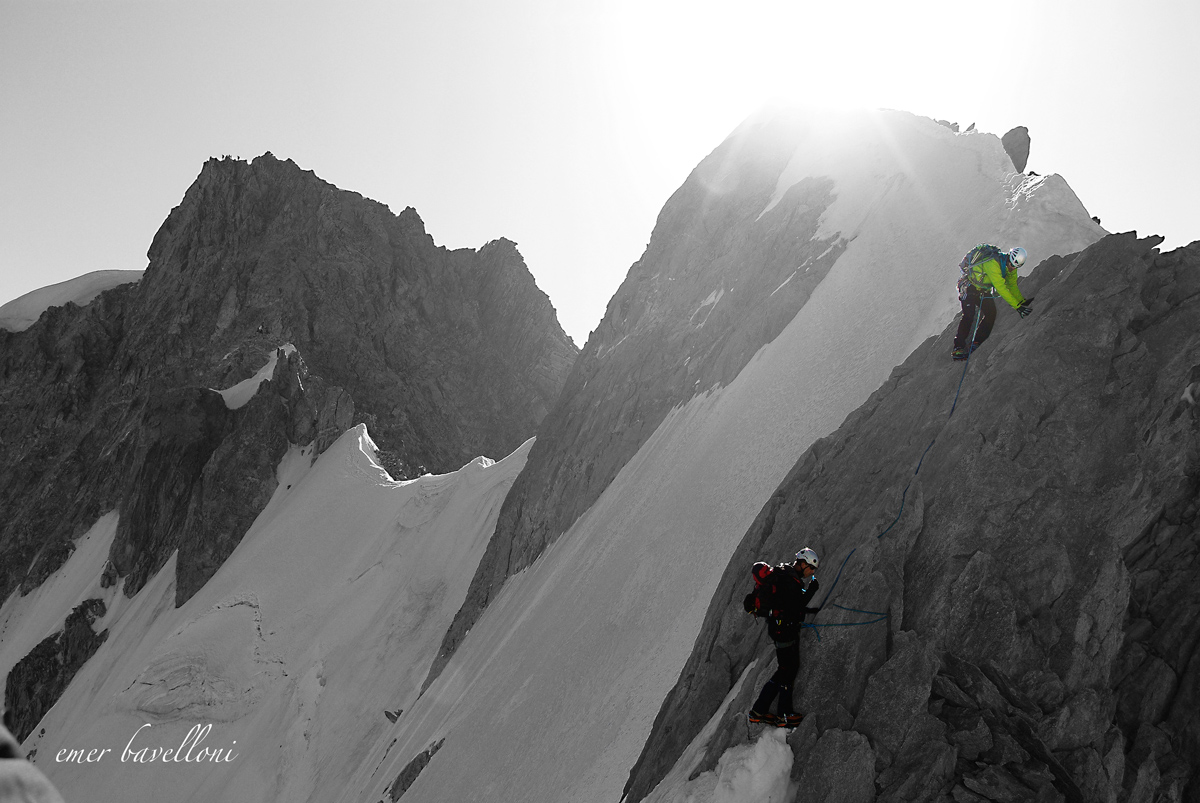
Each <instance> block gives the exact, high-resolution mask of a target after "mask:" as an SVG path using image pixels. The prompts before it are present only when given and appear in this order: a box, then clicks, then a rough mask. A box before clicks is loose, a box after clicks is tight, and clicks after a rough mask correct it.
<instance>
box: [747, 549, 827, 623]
mask: <svg viewBox="0 0 1200 803" xmlns="http://www.w3.org/2000/svg"><path fill="white" fill-rule="evenodd" d="M819 587H820V583H818V582H817V578H816V577H813V578H812V579H811V580H809V582H808V588H805V587H804V578H803V576H802V575H801V573H800V570H799V569H797V568H796V567H795V566H793V565H792V564H790V563H785V564H783V565H782V566H776V567H775V568H774V569H773V570H772V571H771V573H770V574H769V575H767V578H766V580H764V581H763V582H762V584H761V585H759V586H758V587H757V588H755V590H754V591H752V592H750V593H749V594H747V595H746V599H745V601H744V606H745V608H746V610H747V611H748V612H750V613H753V614H754V615H755V616H763V617H766V619H767V635H769V636H770V637H771V639H772V640H773V641H782V642H787V641H795V640H796V638H797V637H798V636H799V635H800V624H801V623H802V622H803V621H804V617H805V615H806V614H810V613H817V612H818V611H820V610H821V609H820V608H810V607H808V603H809V602H810V601H811V600H812V598H813V595H814V594H816V593H817V589H818V588H819Z"/></svg>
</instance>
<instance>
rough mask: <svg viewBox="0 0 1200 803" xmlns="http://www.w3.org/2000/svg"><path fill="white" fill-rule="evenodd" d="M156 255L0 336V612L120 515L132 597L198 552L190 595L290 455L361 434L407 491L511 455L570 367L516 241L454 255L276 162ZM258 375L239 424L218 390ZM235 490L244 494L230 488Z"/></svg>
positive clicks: (238, 172)
mask: <svg viewBox="0 0 1200 803" xmlns="http://www.w3.org/2000/svg"><path fill="white" fill-rule="evenodd" d="M148 256H149V260H150V264H149V266H148V267H147V269H146V272H145V274H144V276H143V278H142V281H141V282H139V283H138V284H137V285H129V286H124V287H121V288H117V289H116V290H113V291H109V292H108V293H105V294H103V295H102V296H101V297H100V298H99V299H98V300H97V301H95V302H93V303H92V304H89V305H88V307H87V308H85V309H82V310H81V309H79V308H69V307H62V308H55V309H53V310H50V311H49V312H47V313H46V314H44V315H43V316H42V319H41V320H39V321H38V322H37V323H36V324H34V325H33V326H32V327H30V329H29V330H27V331H26V332H19V333H8V332H0V337H3V338H5V340H4V348H3V349H2V350H0V351H2V353H3V357H2V359H3V373H2V374H0V377H2V378H0V393H2V394H3V397H4V398H5V399H6V404H5V405H4V413H3V415H2V416H0V432H2V433H3V437H2V438H0V442H2V443H3V447H2V450H3V457H4V460H3V465H5V466H7V467H8V468H7V469H5V470H4V479H5V480H6V481H5V482H3V483H0V494H2V496H0V504H2V505H3V507H4V508H5V510H7V511H9V515H8V516H7V517H6V521H5V522H3V523H2V524H0V554H3V556H4V560H3V565H4V567H5V571H4V574H3V576H2V577H0V596H5V595H7V593H8V592H9V591H10V590H11V589H12V588H13V587H15V586H16V585H18V584H23V586H24V587H25V588H26V589H31V588H33V587H35V586H36V585H37V584H38V583H39V582H40V581H41V579H43V578H45V577H46V576H47V575H48V574H49V573H50V572H53V571H54V569H55V568H57V566H58V565H61V562H62V561H63V560H65V557H66V555H67V554H69V553H70V549H71V539H72V538H73V537H74V536H76V535H78V534H79V533H80V532H82V531H84V530H86V528H87V527H88V526H90V523H91V522H94V521H95V520H96V519H97V518H98V517H99V516H100V515H101V514H103V513H104V512H107V511H108V510H111V509H114V508H115V509H119V510H120V511H121V512H122V517H121V524H120V528H119V533H118V537H117V540H116V543H115V545H114V547H113V556H112V560H113V564H114V566H115V567H116V569H117V571H118V574H119V575H122V576H129V578H130V579H129V582H128V583H127V587H126V591H127V593H130V594H132V593H133V592H134V591H136V590H137V589H138V588H139V587H140V586H141V584H142V583H143V582H144V581H145V579H146V578H147V577H148V576H149V575H150V574H152V573H153V572H154V571H156V570H157V569H158V568H159V567H161V566H162V564H163V562H164V561H165V560H166V558H167V556H168V555H169V554H170V552H171V551H173V550H174V549H175V548H176V547H177V546H179V545H180V544H181V543H182V542H187V544H188V546H187V548H185V549H184V550H183V551H182V553H181V562H180V567H181V568H180V569H179V571H180V576H181V582H180V589H181V591H180V594H181V599H183V598H186V597H187V596H188V595H189V594H190V593H191V592H192V591H193V590H194V589H195V588H197V587H198V585H199V584H202V583H203V581H204V579H205V578H206V577H207V576H208V575H210V574H211V573H212V571H215V569H216V567H217V566H219V565H220V562H221V561H222V560H223V559H224V556H225V555H227V554H228V553H229V551H231V550H232V547H233V546H234V545H236V543H237V541H238V539H240V538H241V535H242V534H243V533H244V532H245V529H246V527H248V526H249V524H250V523H251V522H252V521H253V519H254V516H255V515H256V513H257V511H258V510H261V508H262V505H263V504H265V501H266V499H267V498H269V496H270V491H271V489H272V488H273V487H274V467H275V464H276V463H277V462H278V460H279V459H280V457H281V456H282V454H283V452H284V451H285V450H286V449H287V448H288V444H289V443H291V444H294V445H298V446H306V445H308V444H309V443H314V444H317V445H320V444H322V443H328V442H329V441H330V438H329V433H327V432H326V433H324V435H323V434H322V432H323V429H326V428H329V427H336V426H343V427H345V426H349V425H350V424H352V423H356V422H358V421H365V422H366V423H367V424H368V426H369V428H370V431H371V435H372V437H373V438H374V440H375V442H376V443H377V444H378V446H379V454H380V457H381V459H382V460H384V462H385V463H386V466H387V468H389V469H390V470H391V471H392V473H393V474H394V475H395V476H397V477H409V476H413V475H415V474H419V473H423V472H425V471H433V472H444V471H448V470H453V469H455V468H457V467H459V466H461V465H463V464H465V463H467V462H469V461H470V460H471V459H473V458H474V457H476V456H478V455H490V456H496V457H501V456H504V455H506V454H509V453H510V452H512V451H513V450H514V449H516V448H517V446H519V445H520V444H521V443H522V442H523V441H524V440H526V439H527V438H529V437H530V436H531V435H532V434H533V433H534V430H535V429H536V426H537V424H538V422H539V421H540V420H541V418H542V416H544V415H545V412H546V410H547V409H548V408H549V406H550V405H551V403H552V402H553V401H554V399H555V397H556V396H557V395H558V391H559V389H560V388H561V386H562V383H563V381H564V379H565V377H566V374H567V371H568V370H569V368H570V365H571V363H572V362H573V361H574V357H575V354H576V353H577V350H576V349H575V346H574V344H572V343H571V341H570V339H569V338H567V336H566V335H565V334H564V333H563V331H562V328H561V326H559V324H558V321H557V318H556V316H555V313H554V309H553V307H552V306H551V305H550V303H549V299H548V298H547V297H546V296H545V294H544V293H542V292H541V291H540V290H538V289H537V287H536V284H535V283H534V280H533V277H532V275H531V274H530V273H529V271H528V269H527V268H526V267H525V265H524V262H523V260H522V259H521V257H520V254H519V253H518V252H517V251H516V248H515V246H511V244H509V245H503V246H497V245H489V246H488V247H485V248H484V249H481V250H480V251H478V252H476V251H473V250H470V249H460V250H456V251H450V250H448V249H446V248H443V247H440V246H437V245H436V244H435V243H434V241H433V238H432V237H431V236H430V235H429V234H428V233H427V232H426V231H425V225H424V223H423V222H422V221H421V218H420V216H419V215H418V214H417V212H416V211H415V210H414V209H412V208H411V207H410V208H407V209H405V210H404V211H403V212H401V214H399V215H393V214H392V213H391V211H390V210H389V209H388V208H387V207H386V206H385V205H383V204H380V203H378V202H375V201H371V200H368V199H365V198H363V197H362V196H361V195H359V194H357V193H353V192H348V191H345V190H341V189H339V188H337V187H335V186H333V185H332V184H329V183H327V182H325V181H322V180H321V179H320V178H318V177H317V176H315V175H314V174H313V173H312V172H310V171H306V170H302V169H300V168H299V167H298V166H297V165H296V164H295V163H294V162H292V161H290V160H279V159H277V158H275V157H274V156H273V155H271V154H270V153H267V154H263V155H262V156H259V157H258V158H256V159H254V160H253V161H251V162H245V161H242V160H237V159H230V158H223V159H210V160H208V161H207V162H206V163H205V164H204V166H203V168H202V169H201V171H200V174H199V175H198V176H197V178H196V180H195V181H194V182H193V183H192V185H191V186H190V187H189V188H188V190H187V191H186V193H185V194H184V197H183V200H182V201H181V202H180V204H179V205H178V206H176V207H175V208H174V209H172V210H171V212H170V214H169V215H168V216H167V218H166V220H165V221H164V222H163V224H162V226H161V227H160V229H159V230H158V232H157V233H156V235H155V237H154V240H153V243H152V244H151V246H150V249H149V253H148ZM285 345H286V346H287V347H288V349H289V350H290V351H289V352H288V353H287V354H283V353H280V352H279V349H280V348H281V347H284V346H285ZM268 364H269V365H273V366H275V369H274V373H272V372H271V371H270V370H268V368H269V365H268ZM264 370H266V371H267V373H266V374H265V376H264V377H263V378H264V379H266V380H270V381H266V382H263V383H262V385H263V386H274V387H276V388H278V389H279V390H278V392H266V391H262V390H261V388H260V392H259V393H257V394H255V393H254V387H258V385H255V386H254V387H250V388H249V389H248V391H247V393H246V398H247V399H248V400H249V401H247V402H245V403H243V404H240V405H239V406H238V407H237V408H236V409H231V407H230V405H229V397H228V396H227V397H225V398H224V399H223V398H222V395H221V394H218V393H217V392H216V391H214V390H211V389H213V388H215V389H218V390H220V389H229V388H232V387H234V386H237V385H238V384H239V383H243V382H249V381H252V380H253V378H254V377H255V376H256V375H257V374H259V373H261V372H262V371H264ZM280 372H283V373H280ZM283 386H286V387H287V388H290V390H286V391H285V390H284V389H283ZM350 416H353V420H351V418H350ZM334 437H336V435H334ZM296 439H300V440H296ZM307 439H311V440H307ZM231 471H236V472H238V473H239V475H240V476H243V477H246V476H253V477H254V478H255V479H254V481H253V482H245V483H241V486H238V484H236V483H223V482H222V481H221V477H222V476H223V475H224V474H226V473H227V472H231ZM151 478H154V479H153V480H151ZM66 488H72V489H74V488H78V489H79V491H78V494H79V495H78V497H77V498H76V500H75V502H74V503H73V504H71V505H65V504H64V502H63V500H62V499H59V498H58V497H57V496H56V493H61V492H63V489H66ZM55 489H59V490H58V491H56V490H55ZM64 508H66V509H68V510H69V511H70V512H69V513H68V515H67V516H65V517H64V516H63V515H62V510H63V509H64ZM206 511H207V512H206ZM222 511H225V512H222ZM213 516H216V517H217V518H218V519H220V520H221V522H222V523H221V524H220V525H219V526H218V524H217V523H216V521H217V519H214V518H212V517H213ZM193 551H194V553H195V555H196V556H197V560H198V561H199V563H198V564H192V563H189V560H190V558H188V555H189V554H192V552H193ZM200 565H202V566H203V568H202V569H199V570H196V566H200ZM185 576H186V577H187V578H188V579H186V580H184V579H182V578H184V577H185Z"/></svg>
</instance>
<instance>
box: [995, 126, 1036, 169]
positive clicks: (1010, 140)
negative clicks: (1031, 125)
mask: <svg viewBox="0 0 1200 803" xmlns="http://www.w3.org/2000/svg"><path fill="white" fill-rule="evenodd" d="M1000 144H1001V145H1003V146H1004V151H1005V153H1007V154H1008V156H1009V158H1010V159H1012V161H1013V167H1015V168H1017V172H1018V173H1024V172H1025V165H1026V164H1028V163H1029V129H1028V128H1026V127H1025V126H1023V125H1019V126H1017V127H1016V128H1014V129H1012V130H1011V131H1009V132H1008V133H1007V134H1005V135H1004V136H1002V137H1001V138H1000Z"/></svg>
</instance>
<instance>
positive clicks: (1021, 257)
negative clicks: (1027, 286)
mask: <svg viewBox="0 0 1200 803" xmlns="http://www.w3.org/2000/svg"><path fill="white" fill-rule="evenodd" d="M1008 261H1009V262H1011V263H1012V264H1014V265H1016V266H1017V267H1018V268H1019V267H1021V266H1022V265H1024V264H1025V249H1024V248H1022V247H1021V246H1019V245H1018V246H1017V247H1016V248H1014V249H1013V250H1011V251H1009V252H1008Z"/></svg>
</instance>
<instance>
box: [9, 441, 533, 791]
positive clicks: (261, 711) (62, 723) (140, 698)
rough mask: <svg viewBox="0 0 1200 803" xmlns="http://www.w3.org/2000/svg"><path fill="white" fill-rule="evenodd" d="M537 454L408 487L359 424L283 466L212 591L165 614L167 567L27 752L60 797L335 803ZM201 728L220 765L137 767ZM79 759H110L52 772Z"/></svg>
mask: <svg viewBox="0 0 1200 803" xmlns="http://www.w3.org/2000/svg"><path fill="white" fill-rule="evenodd" d="M531 443H532V441H531V442H529V443H526V444H525V445H523V446H522V447H521V448H520V449H518V450H517V451H516V452H514V453H513V454H512V455H510V456H509V457H507V458H506V459H505V460H503V461H501V462H499V463H493V462H492V461H490V460H488V459H486V458H479V459H477V460H475V461H473V462H472V463H470V464H468V465H466V466H464V467H463V468H461V469H459V470H458V471H456V472H453V473H451V474H446V475H440V476H433V475H427V476H425V477H422V478H420V479H417V480H412V481H409V482H404V483H400V482H394V481H392V480H391V479H390V478H389V477H388V476H387V474H386V472H384V471H383V470H382V469H381V468H380V467H379V466H378V464H377V462H376V461H375V459H374V457H373V448H374V447H373V444H372V443H371V442H370V439H369V438H368V437H367V435H366V431H365V428H364V427H361V426H360V427H357V428H355V429H352V430H350V431H349V432H347V433H346V434H345V435H343V436H342V438H340V439H339V440H338V442H337V443H335V444H334V445H333V446H332V447H330V449H329V450H328V451H326V452H325V453H324V454H323V455H322V456H321V457H320V458H319V460H318V461H317V462H316V463H315V464H314V465H313V466H312V467H311V468H309V469H308V470H307V471H302V470H297V465H300V466H303V465H305V464H306V462H307V461H306V460H304V459H302V458H303V457H304V456H303V455H299V456H298V455H296V454H289V455H288V456H287V457H285V458H284V460H283V462H282V464H281V467H280V472H279V475H280V478H281V484H280V487H279V489H278V491H277V492H276V495H275V498H273V499H272V501H271V503H270V504H269V505H268V507H267V508H266V509H265V510H264V511H263V513H262V514H261V515H260V516H259V518H258V520H257V521H256V522H255V525H254V527H253V528H252V529H251V530H250V532H249V533H248V534H247V535H246V537H245V538H244V539H243V540H242V542H241V543H240V544H239V545H238V547H237V549H236V551H235V552H234V554H233V555H232V556H231V557H230V559H229V561H228V562H227V563H226V564H225V565H224V566H223V567H222V568H221V569H220V570H219V571H218V573H217V574H216V575H215V576H214V577H213V578H212V580H211V581H210V582H209V583H208V584H207V585H205V587H204V588H203V589H202V590H201V591H200V592H199V593H197V594H196V596H195V597H193V598H192V599H191V600H189V601H188V603H187V604H185V605H184V606H183V607H181V608H179V609H173V608H172V603H173V600H174V576H175V573H174V566H173V562H174V558H172V560H171V563H169V564H168V565H167V566H166V567H164V569H163V570H162V571H160V572H159V573H158V574H157V575H156V576H155V577H154V578H153V579H152V581H151V582H150V583H148V584H147V585H146V586H145V587H144V588H143V589H142V590H141V592H140V593H139V594H138V595H137V596H136V597H135V598H134V599H133V600H131V601H128V604H127V607H126V608H125V609H124V610H123V612H122V615H120V616H119V617H116V618H114V617H109V620H108V621H107V622H106V624H107V626H108V627H109V628H110V636H109V639H108V641H107V642H106V643H105V644H104V645H103V647H101V649H100V651H99V652H98V653H97V654H96V655H95V656H94V657H93V658H92V660H91V661H89V662H88V663H87V664H86V665H85V666H84V668H83V669H82V670H81V671H80V673H79V674H78V675H77V676H76V677H75V679H74V681H73V682H72V684H71V686H70V688H69V689H68V690H67V692H66V694H65V695H64V696H63V698H62V699H61V700H60V701H59V703H58V705H56V706H55V707H54V708H53V709H52V710H51V712H50V713H49V714H48V715H47V716H46V717H45V718H44V719H43V720H42V722H41V724H40V726H39V731H41V730H42V729H44V730H45V735H44V736H40V737H39V736H38V735H37V733H36V732H35V735H34V736H33V737H31V738H30V739H29V740H28V741H27V742H26V744H25V748H26V749H27V750H31V751H32V750H36V751H37V756H36V758H37V762H38V765H39V767H40V768H41V769H42V770H43V771H44V772H45V773H46V774H47V776H49V777H50V779H51V780H52V781H53V782H54V783H55V785H56V786H57V787H58V788H59V790H60V791H61V792H62V794H63V796H64V798H65V799H67V800H92V801H117V800H147V801H148V800H158V799H163V798H162V795H163V792H164V790H166V789H170V790H172V793H171V799H173V800H247V801H249V800H297V801H298V800H309V799H311V800H329V799H331V798H332V797H333V796H334V795H335V794H336V792H337V791H339V790H340V789H341V787H342V784H343V778H344V776H345V775H346V774H347V773H348V771H349V770H348V769H347V768H346V767H347V765H350V766H351V767H352V766H353V765H354V763H355V762H357V760H358V759H359V758H360V757H361V753H362V752H363V751H365V750H367V749H369V748H370V747H372V746H373V745H375V744H377V743H378V742H379V740H381V739H382V738H384V736H385V733H386V725H387V721H386V720H385V719H384V717H383V713H382V712H383V709H385V708H388V709H394V708H407V707H408V706H409V704H410V702H411V699H412V698H413V697H415V693H416V687H417V685H418V684H419V683H420V680H421V677H422V676H423V673H424V672H425V671H426V670H427V668H428V665H429V663H430V661H431V660H432V658H433V653H434V652H435V651H436V649H437V643H438V639H439V638H440V636H441V633H442V632H443V631H444V630H445V628H446V626H447V625H448V623H449V620H450V617H451V616H452V614H453V612H454V610H455V609H456V608H457V606H458V605H460V604H461V602H462V597H463V596H464V594H465V592H466V584H467V582H468V581H469V579H470V575H471V572H472V571H473V570H474V564H475V562H476V561H478V559H479V556H480V555H481V554H482V553H483V548H484V545H485V543H486V540H487V537H488V535H490V533H491V529H492V527H493V526H494V524H495V516H496V513H497V511H498V510H499V506H500V502H501V501H502V500H503V498H504V494H505V493H506V492H507V490H508V488H509V486H510V485H511V483H512V481H513V479H514V478H515V477H516V475H517V473H518V472H519V471H520V469H521V466H522V464H523V462H524V459H525V455H526V454H527V452H528V449H529V446H530V444H531ZM294 451H298V450H294ZM97 537H100V536H97ZM72 565H73V564H69V565H68V567H66V571H70V570H71V568H72ZM198 724H199V725H204V724H211V725H212V728H211V730H210V731H208V732H207V735H206V737H205V739H204V740H203V742H202V743H200V744H199V745H198V746H196V747H195V750H194V751H193V752H192V753H191V757H192V758H193V759H195V758H196V757H198V756H199V755H200V751H201V750H202V749H203V748H211V749H214V750H219V751H221V752H220V754H219V759H220V763H216V764H214V763H212V762H211V761H204V762H196V761H192V762H188V761H180V759H179V758H178V756H175V755H173V756H172V757H171V758H174V761H171V762H170V763H166V762H164V761H162V760H159V761H158V762H157V763H151V762H150V761H149V759H150V757H151V756H152V755H153V753H152V752H151V751H152V750H153V749H154V748H177V747H179V746H180V745H181V744H182V743H184V742H185V740H186V739H187V735H188V732H189V730H190V729H192V728H193V727H194V726H196V725H198ZM147 725H148V726H149V727H145V726H147ZM131 741H132V745H130V742H131ZM193 746H195V745H194V743H193ZM83 748H87V749H103V748H110V749H111V751H112V752H110V753H108V754H106V755H104V756H103V758H102V759H101V760H100V761H97V762H95V763H92V764H87V763H83V764H78V763H69V762H65V761H58V760H56V759H58V758H60V757H62V756H63V755H65V754H61V753H60V751H62V750H70V749H83ZM127 748H128V752H127ZM143 748H144V749H146V752H145V753H142V752H140V751H141V750H142V749H143ZM181 754H186V750H185V751H181ZM160 759H161V756H160Z"/></svg>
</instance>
